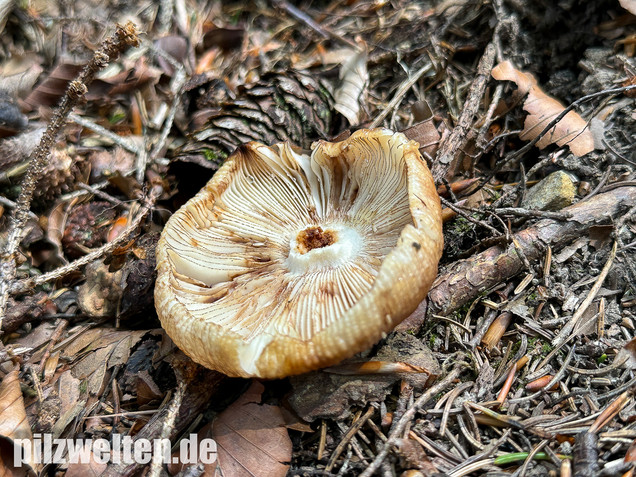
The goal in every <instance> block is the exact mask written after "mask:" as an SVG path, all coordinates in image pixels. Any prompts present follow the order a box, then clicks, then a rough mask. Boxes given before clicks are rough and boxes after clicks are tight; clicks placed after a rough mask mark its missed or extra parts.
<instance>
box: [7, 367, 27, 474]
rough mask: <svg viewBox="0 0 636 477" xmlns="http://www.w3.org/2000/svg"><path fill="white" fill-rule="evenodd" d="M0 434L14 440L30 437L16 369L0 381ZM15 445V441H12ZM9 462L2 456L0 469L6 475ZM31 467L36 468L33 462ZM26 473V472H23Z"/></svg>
mask: <svg viewBox="0 0 636 477" xmlns="http://www.w3.org/2000/svg"><path fill="white" fill-rule="evenodd" d="M0 436H1V437H5V438H7V439H10V440H11V441H15V440H16V439H31V437H32V435H31V425H30V424H29V421H28V420H27V417H26V411H25V409H24V400H23V399H22V391H21V390H20V380H19V378H18V370H17V369H15V370H13V371H11V372H9V373H8V374H7V375H6V376H5V377H4V378H2V382H1V383H0ZM13 444H14V445H16V443H15V442H14V443H13ZM3 457H4V456H3ZM9 464H10V462H7V461H5V460H4V458H3V467H4V468H0V472H1V471H3V470H4V471H8V474H6V475H13V474H12V473H11V471H10V469H9ZM29 465H30V466H31V468H33V469H36V466H35V464H34V463H33V462H29ZM25 474H26V473H25ZM15 475H20V474H15Z"/></svg>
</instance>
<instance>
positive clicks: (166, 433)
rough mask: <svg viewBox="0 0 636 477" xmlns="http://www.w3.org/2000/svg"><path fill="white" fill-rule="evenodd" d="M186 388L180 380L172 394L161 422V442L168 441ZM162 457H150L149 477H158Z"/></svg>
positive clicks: (159, 453) (160, 454)
mask: <svg viewBox="0 0 636 477" xmlns="http://www.w3.org/2000/svg"><path fill="white" fill-rule="evenodd" d="M186 387H187V385H186V382H185V381H183V380H180V381H179V385H178V386H177V392H176V393H175V394H174V398H172V401H171V402H170V405H169V406H168V414H167V416H166V419H165V421H163V428H162V429H161V435H160V436H159V439H161V441H162V442H164V439H166V440H168V441H170V436H171V434H172V431H173V430H174V423H175V421H176V419H177V415H178V414H179V408H180V407H181V403H182V402H183V396H185V391H186ZM162 457H163V455H162V453H161V452H157V453H156V454H154V455H153V456H152V463H151V464H150V472H149V476H150V477H158V476H159V474H160V473H161V467H162V462H161V459H162Z"/></svg>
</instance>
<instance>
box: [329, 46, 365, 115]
mask: <svg viewBox="0 0 636 477" xmlns="http://www.w3.org/2000/svg"><path fill="white" fill-rule="evenodd" d="M340 80H341V83H340V85H339V86H338V89H336V92H335V94H334V99H335V101H336V104H335V105H334V108H335V110H336V111H338V112H339V113H340V114H342V115H343V116H344V117H345V118H347V119H348V120H349V124H351V125H352V126H357V125H358V124H360V105H361V104H362V101H363V100H364V96H365V89H366V86H367V83H368V82H369V73H368V71H367V50H366V48H362V49H360V51H357V52H355V51H353V50H351V55H350V56H349V58H348V59H347V60H345V61H344V63H343V64H342V69H341V70H340Z"/></svg>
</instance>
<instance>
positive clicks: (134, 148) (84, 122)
mask: <svg viewBox="0 0 636 477" xmlns="http://www.w3.org/2000/svg"><path fill="white" fill-rule="evenodd" d="M68 117H69V119H70V120H71V121H74V122H76V123H77V124H79V125H80V126H84V127H85V128H87V129H90V130H91V131H93V132H95V133H97V134H99V135H100V136H103V137H105V138H108V139H110V140H111V141H113V142H114V143H115V144H117V145H118V146H121V147H123V148H124V149H125V150H127V151H128V152H132V153H133V154H139V146H138V145H137V144H135V143H134V142H133V141H131V140H129V139H126V138H124V137H121V136H119V135H117V134H115V133H114V132H112V131H109V130H108V129H106V128H105V127H103V126H100V125H99V124H96V123H94V122H93V121H91V120H90V119H86V118H83V117H81V116H79V115H77V114H75V113H71V114H69V116H68Z"/></svg>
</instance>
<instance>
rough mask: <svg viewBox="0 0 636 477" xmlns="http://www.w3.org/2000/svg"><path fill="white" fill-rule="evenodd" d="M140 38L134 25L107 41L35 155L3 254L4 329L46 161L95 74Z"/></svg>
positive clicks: (0, 301)
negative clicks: (18, 256)
mask: <svg viewBox="0 0 636 477" xmlns="http://www.w3.org/2000/svg"><path fill="white" fill-rule="evenodd" d="M138 44H139V37H138V36H137V31H136V27H135V25H134V24H133V23H132V22H128V23H127V24H126V25H125V26H118V27H117V30H116V31H115V33H114V34H113V35H112V36H111V37H110V38H108V39H106V40H105V41H104V42H103V43H102V46H101V47H100V49H99V50H97V51H96V52H95V54H94V55H93V58H92V59H91V61H89V63H88V64H87V65H86V66H85V67H84V69H83V70H82V72H81V73H80V75H79V76H78V77H77V79H75V80H74V81H71V83H70V84H69V86H68V89H67V90H66V93H65V94H64V97H63V98H62V101H61V102H60V105H59V106H58V108H57V109H56V110H55V112H54V113H53V117H52V118H51V120H50V121H49V124H48V126H47V128H46V131H45V132H44V135H43V136H42V139H41V140H40V143H39V144H38V146H37V147H36V148H35V150H34V151H33V154H32V159H31V162H30V163H29V169H28V170H27V172H26V174H25V176H24V178H23V179H22V182H21V189H20V195H19V197H18V200H17V208H16V209H15V210H14V213H13V215H12V217H11V218H12V220H11V225H10V228H9V234H8V238H7V242H6V245H5V247H4V250H3V251H2V256H1V262H2V263H1V264H0V329H1V328H2V319H3V318H4V315H5V312H6V309H7V303H8V298H9V289H10V287H11V282H12V281H13V280H14V278H15V274H16V253H17V250H18V247H19V245H20V242H21V241H22V235H23V234H24V225H25V223H26V221H27V219H28V217H29V208H30V206H31V200H32V198H33V193H34V191H35V187H36V185H37V182H38V180H39V179H40V177H41V175H42V171H43V169H44V166H45V165H46V161H47V160H48V158H49V155H50V153H51V148H52V147H53V144H54V143H55V138H56V137H57V135H58V134H59V132H60V130H61V129H62V127H63V126H64V124H65V123H66V119H67V118H68V115H69V114H70V112H71V110H72V109H73V108H74V107H75V105H76V104H77V103H78V102H79V101H80V99H81V98H82V97H83V96H84V95H85V94H86V92H87V91H88V85H89V84H90V83H91V82H92V81H93V78H94V77H95V74H96V73H97V72H98V71H99V70H101V69H103V68H104V67H105V66H106V65H107V64H108V63H109V62H110V61H112V60H114V59H116V58H117V57H119V55H120V53H121V52H122V51H124V50H125V49H126V48H128V47H129V46H137V45H138Z"/></svg>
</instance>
